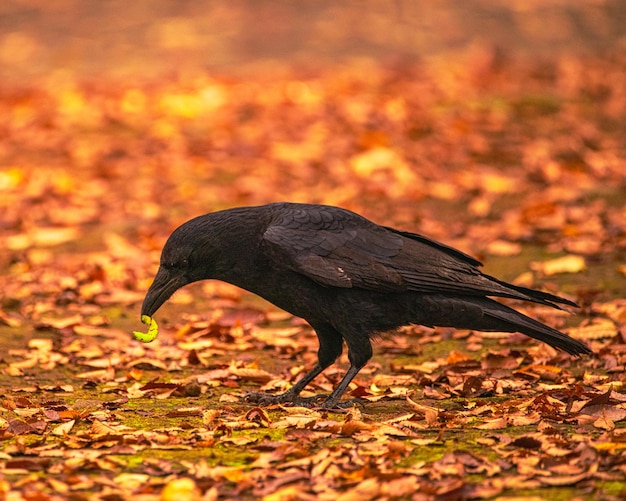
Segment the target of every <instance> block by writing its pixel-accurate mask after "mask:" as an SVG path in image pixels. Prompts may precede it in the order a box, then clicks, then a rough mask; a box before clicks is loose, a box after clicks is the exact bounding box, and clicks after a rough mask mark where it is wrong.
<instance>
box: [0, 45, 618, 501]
mask: <svg viewBox="0 0 626 501" xmlns="http://www.w3.org/2000/svg"><path fill="white" fill-rule="evenodd" d="M625 123H626V57H625V55H624V53H623V52H621V53H620V52H618V51H616V52H615V53H612V54H610V55H606V56H603V57H598V56H594V57H584V56H561V57H553V58H542V59H540V60H538V59H537V58H534V59H524V58H514V57H511V58H508V57H502V55H501V54H499V53H498V52H495V51H491V50H488V49H477V48H476V49H472V50H470V51H468V52H467V53H465V54H464V55H462V56H460V57H458V58H457V59H455V60H454V61H451V60H449V59H445V60H444V59H439V58H436V57H433V58H430V59H425V60H423V61H421V62H419V63H412V64H395V65H391V64H386V65H385V64H382V63H381V64H375V63H371V62H360V63H353V64H349V65H343V66H341V67H319V68H317V69H312V68H309V69H308V70H306V71H305V70H294V69H288V68H284V67H281V68H278V67H277V68H276V69H275V71H273V72H272V74H271V76H268V75H267V74H265V75H264V74H256V75H254V76H249V77H242V76H238V77H233V76H231V77H228V78H226V77H224V78H220V77H216V76H214V75H212V74H209V73H205V72H200V71H198V72H194V73H186V74H184V75H180V76H170V77H167V78H165V77H163V78H160V79H151V80H150V81H143V82H141V81H140V82H138V81H136V80H135V81H133V82H132V84H129V83H123V82H121V81H118V80H115V79H92V80H90V79H78V78H72V77H69V76H63V75H62V74H58V73H55V74H53V75H52V76H51V77H50V78H48V79H41V80H38V81H37V82H35V83H33V84H31V85H28V86H24V85H22V86H11V85H8V84H6V85H3V86H0V137H1V142H0V157H1V159H2V163H1V168H0V235H1V237H0V272H1V273H0V290H1V291H2V293H1V294H0V298H1V299H0V336H2V344H3V350H2V354H1V357H0V370H1V374H0V387H1V388H2V394H3V395H2V399H1V402H0V493H1V495H0V497H2V496H4V498H6V499H11V500H22V499H24V500H47V499H51V500H57V499H59V500H60V499H75V500H76V499H102V500H118V499H131V498H134V499H142V500H151V499H165V500H174V499H176V500H184V499H206V500H213V499H257V498H262V499H266V500H289V499H293V500H300V499H303V500H309V499H310V500H314V499H322V500H324V499H329V500H330V499H332V500H341V501H348V500H359V501H362V500H369V499H372V500H374V499H383V500H384V499H389V500H392V499H415V500H429V499H437V500H446V499H450V500H452V499H484V498H493V497H501V498H502V499H513V498H517V497H530V498H534V499H573V498H578V499H622V498H623V496H624V495H626V491H625V488H624V486H625V485H626V426H625V425H626V387H625V381H626V379H625V376H624V368H625V363H626V338H625V336H626V293H625V291H626V277H625V275H626V261H625V259H624V255H625V253H626V141H625V139H626V129H625V126H624V124H625ZM276 200H291V201H307V202H321V203H329V204H335V205H341V206H343V207H346V208H349V209H352V210H355V211H358V212H361V213H363V214H364V215H366V216H367V217H369V218H371V219H373V220H375V221H377V222H380V223H383V224H388V225H394V226H396V227H399V228H403V229H407V230H410V231H418V232H421V233H424V234H426V235H428V236H430V237H433V238H436V239H439V240H442V241H444V242H446V243H448V244H451V245H454V246H457V247H459V248H461V249H463V250H464V251H466V252H469V253H471V254H473V255H475V256H477V257H479V258H481V259H482V260H484V261H485V263H486V270H487V271H488V272H490V273H492V274H497V275H498V276H500V277H502V278H504V279H507V280H514V281H516V283H520V284H524V285H527V286H534V287H543V288H546V289H548V290H550V291H552V292H555V293H559V294H563V295H565V296H566V297H568V298H571V299H573V300H575V301H577V302H578V303H579V304H580V305H581V307H582V308H581V309H580V310H577V311H575V312H573V313H574V314H572V313H571V312H561V311H557V310H551V309H548V308H545V307H532V306H528V305H521V304H516V305H515V306H516V307H519V309H521V310H523V311H524V312H527V313H528V314H529V315H531V316H533V317H536V318H539V319H541V320H542V321H544V322H546V323H548V324H550V325H553V326H555V327H557V328H561V329H563V330H564V331H566V332H568V333H569V334H570V335H572V336H574V337H576V338H578V339H581V340H583V341H585V342H586V343H588V344H589V346H590V347H591V348H592V349H593V351H594V355H593V356H589V357H584V358H581V359H574V358H571V357H569V356H566V355H563V354H561V353H557V352H556V351H554V350H552V349H551V348H549V347H547V346H545V345H539V344H537V343H536V342H534V341H530V340H528V339H526V338H525V337H524V336H521V335H509V334H489V335H484V334H479V333H475V332H470V331H454V330H450V329H435V330H432V329H426V328H422V327H417V326H416V327H409V328H406V329H403V330H402V331H401V332H397V333H392V334H390V335H389V336H387V337H385V338H383V339H381V340H380V341H379V342H378V343H377V345H376V347H375V353H376V354H375V357H374V359H373V360H372V361H371V362H370V364H368V365H367V367H366V368H365V369H364V370H363V371H362V372H361V373H360V374H359V376H358V377H357V378H356V380H355V383H354V384H353V385H352V387H351V395H352V397H358V398H360V399H362V400H363V402H364V404H363V405H362V406H358V407H355V408H352V409H349V410H347V411H346V412H343V413H339V412H337V413H336V412H328V411H320V410H315V409H304V408H295V407H291V408H290V407H281V406H274V407H268V408H256V407H254V406H251V405H249V404H246V403H242V402H241V397H242V395H244V393H245V392H246V391H250V390H258V389H259V388H260V389H262V390H268V391H281V390H284V389H285V388H286V387H287V385H289V384H290V383H293V381H295V380H297V379H298V378H299V377H301V376H302V374H304V372H305V371H306V370H307V369H308V368H310V367H311V366H312V365H313V364H314V363H315V352H316V350H317V344H316V339H315V336H314V334H313V333H312V331H311V329H310V328H309V327H308V326H307V325H306V324H304V323H303V322H302V321H301V320H299V319H296V318H292V317H290V316H289V315H287V314H285V313H283V312H281V311H279V310H277V309H275V308H274V307H272V306H271V305H269V304H267V303H265V302H263V301H261V300H260V299H258V298H255V297H254V296H252V295H250V294H248V293H246V292H243V291H241V290H238V289H236V288H234V287H232V286H229V285H226V284H222V283H216V282H206V283H201V284H195V285H193V286H190V287H188V288H186V289H184V290H182V291H180V292H179V293H177V294H176V295H175V297H174V298H173V299H172V301H171V302H170V304H168V305H166V306H165V307H164V308H163V309H162V310H160V312H159V313H158V314H157V316H156V318H157V320H158V321H159V323H160V326H161V332H160V335H159V338H158V339H157V341H155V342H154V343H152V344H149V345H144V344H141V343H139V342H137V341H134V340H132V339H131V334H130V332H131V331H132V330H135V329H141V328H142V326H141V324H140V323H139V305H140V302H141V300H142V299H143V295H144V293H145V291H146V289H147V287H148V286H149V284H150V281H151V278H152V276H153V275H154V273H155V271H156V266H157V263H158V258H159V253H160V249H161V247H162V245H163V243H164V241H165V239H166V238H167V236H168V235H169V233H170V232H171V231H172V230H173V229H174V228H175V227H176V226H177V225H178V224H180V223H182V222H183V221H185V220H186V219H188V218H190V217H192V216H195V215H199V214H202V213H205V212H209V211H212V210H216V209H221V208H225V207H231V206H237V205H246V204H259V203H265V202H270V201H276ZM346 367H347V365H346V360H345V359H342V360H341V362H340V363H338V364H337V365H336V366H334V367H332V368H331V369H329V370H327V371H326V372H325V373H324V374H323V375H322V376H320V377H319V378H318V379H317V380H316V381H315V383H314V384H312V385H311V387H310V390H311V392H314V393H325V392H326V393H327V392H329V391H330V390H331V389H332V388H333V386H334V385H335V384H336V383H337V382H338V381H339V379H340V378H341V376H342V374H343V371H344V370H345V369H346ZM314 393H312V394H314Z"/></svg>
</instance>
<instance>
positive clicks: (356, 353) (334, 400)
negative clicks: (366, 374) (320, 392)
mask: <svg viewBox="0 0 626 501" xmlns="http://www.w3.org/2000/svg"><path fill="white" fill-rule="evenodd" d="M346 344H347V345H348V359H349V360H350V367H349V369H348V372H346V374H345V376H344V377H343V379H342V380H341V381H340V382H339V384H338V385H337V387H336V388H335V389H334V390H333V392H332V393H331V394H330V395H328V397H327V398H326V400H324V402H323V403H322V407H324V408H326V409H332V408H337V407H345V406H346V405H347V406H351V405H352V404H353V403H354V402H353V401H349V402H345V404H346V405H342V404H340V403H339V400H340V399H341V396H342V395H343V393H344V392H345V391H346V389H347V388H348V385H349V384H350V382H351V381H352V380H353V379H354V377H355V376H356V375H357V374H358V373H359V371H360V370H361V369H362V368H363V366H364V365H365V364H366V363H367V361H368V360H369V359H370V358H372V343H371V342H370V340H369V336H362V337H361V336H354V337H352V336H351V337H350V338H346ZM357 401H358V400H357Z"/></svg>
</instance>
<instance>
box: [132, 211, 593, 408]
mask: <svg viewBox="0 0 626 501" xmlns="http://www.w3.org/2000/svg"><path fill="white" fill-rule="evenodd" d="M479 266H481V263H480V262H479V261H477V260H476V259H474V258H472V257H471V256H468V255H467V254H464V253H463V252H460V251H458V250H456V249H453V248H452V247H448V246H447V245H444V244H442V243H439V242H436V241H433V240H430V239H429V238H427V237H424V236H422V235H418V234H416V233H410V232H407V231H400V230H396V229H394V228H389V227H385V226H379V225H377V224H375V223H373V222H371V221H369V220H367V219H365V218H364V217H362V216H360V215H358V214H355V213H354V212H351V211H348V210H345V209H340V208H338V207H332V206H325V205H308V204H296V203H273V204H269V205H262V206H258V207H240V208H234V209H229V210H223V211H219V212H213V213H210V214H205V215H204V216H199V217H196V218H194V219H191V220H190V221H187V222H186V223H184V224H183V225H182V226H180V227H179V228H177V229H176V230H175V231H174V232H173V233H172V235H171V236H170V237H169V239H168V240H167V242H166V243H165V247H164V248H163V252H162V254H161V263H160V266H159V269H158V271H157V274H156V277H155V278H154V282H153V283H152V285H151V286H150V289H149V290H148V293H147V295H146V298H145V300H144V302H143V305H142V308H141V314H142V315H147V316H149V317H151V316H152V315H153V314H154V313H155V312H156V311H157V310H158V309H159V307H160V306H161V305H162V304H163V303H164V302H165V301H166V300H167V299H168V298H169V297H170V296H171V295H172V294H173V293H174V292H175V291H176V290H177V289H179V288H180V287H183V286H184V285H187V284H190V283H192V282H196V281H198V280H205V279H217V280H223V281H224V282H229V283H231V284H234V285H236V286H238V287H241V288H242V289H246V290H248V291H250V292H253V293H254V294H258V295H259V296H261V297H263V298H265V299H267V300H268V301H270V302H272V303H273V304H275V305H276V306H278V307H279V308H282V309H283V310H285V311H287V312H289V313H291V314H292V315H295V316H298V317H302V318H304V319H305V320H306V321H307V322H308V323H309V324H310V325H311V327H313V329H315V333H316V334H317V337H318V340H319V350H318V362H317V364H316V365H315V367H313V369H311V371H310V372H308V373H307V374H306V375H305V376H304V377H303V378H302V379H301V380H300V381H298V382H297V383H296V384H294V385H293V386H292V387H291V389H289V390H288V391H286V392H285V393H282V394H280V395H265V394H252V395H251V396H250V397H249V400H251V401H256V402H257V403H262V404H267V403H274V402H291V401H294V400H298V399H297V397H298V395H299V394H300V392H301V391H302V390H303V389H304V387H305V386H306V385H307V384H309V383H310V382H311V381H312V380H313V379H314V378H315V377H316V376H317V375H318V374H320V373H321V372H322V371H323V370H324V369H326V368H327V367H328V366H329V365H331V364H332V363H333V362H334V361H335V360H336V359H337V357H339V355H340V354H341V352H342V348H343V343H344V342H345V343H346V346H347V348H348V358H349V360H350V368H349V369H348V371H347V373H346V374H345V376H344V377H343V379H342V380H341V382H340V383H339V385H338V386H337V387H336V388H335V390H334V391H333V392H332V393H331V394H330V395H329V396H328V397H327V398H326V399H325V400H324V401H323V404H322V405H323V406H324V407H334V406H336V405H337V403H338V402H339V399H340V398H341V396H342V394H343V393H344V391H345V390H346V388H347V387H348V384H349V383H350V381H352V379H353V378H354V376H356V374H357V373H358V372H359V370H360V369H361V368H362V367H363V366H364V365H365V364H366V363H367V361H368V360H369V359H370V358H371V357H372V344H371V339H372V337H373V336H375V335H376V334H379V333H383V332H385V331H390V330H392V329H395V328H397V327H400V326H403V325H409V324H420V325H426V326H430V327H433V326H442V327H457V328H463V329H474V330H479V331H503V332H521V333H523V334H526V335H527V336H530V337H533V338H535V339H538V340H540V341H543V342H545V343H547V344H549V345H550V346H553V347H555V348H558V349H560V350H563V351H566V352H567V353H570V354H572V355H580V354H585V353H590V350H589V348H587V346H585V345H584V344H583V343H581V342H580V341H577V340H575V339H573V338H571V337H569V336H567V335H565V334H563V333H561V332H559V331H558V330H555V329H553V328H551V327H548V326H547V325H544V324H542V323H540V322H538V321H536V320H533V319H532V318H529V317H527V316H525V315H522V314H521V313H519V312H517V311H515V310H513V309H511V308H509V307H508V306H505V305H503V304H501V303H499V302H497V301H494V300H493V299H490V298H489V296H497V297H503V298H514V299H521V300H525V301H532V302H534V303H539V304H543V305H549V306H552V307H554V308H559V306H558V305H559V304H564V305H570V306H576V305H575V303H573V302H571V301H569V300H567V299H563V298H561V297H558V296H555V295H553V294H548V293H546V292H540V291H536V290H532V289H528V288H525V287H520V286H517V285H513V284H509V283H506V282H503V281H501V280H498V279H497V278H494V277H491V276H489V275H485V274H483V273H481V272H480V270H479V269H478V267H479Z"/></svg>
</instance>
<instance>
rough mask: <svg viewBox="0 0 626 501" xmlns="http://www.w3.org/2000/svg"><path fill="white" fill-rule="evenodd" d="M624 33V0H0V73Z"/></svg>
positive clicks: (201, 63) (110, 70)
mask: <svg viewBox="0 0 626 501" xmlns="http://www.w3.org/2000/svg"><path fill="white" fill-rule="evenodd" d="M625 36H626V4H624V2H623V1H622V0H581V1H576V2H573V1H567V0H511V1H509V2H501V1H498V0H469V1H442V2H431V1H427V0H348V1H342V2H335V1H326V0H304V1H298V2H292V1H288V0H233V1H228V2H226V1H223V2H219V1H218V2H215V1H204V0H139V1H134V2H127V1H124V0H108V1H106V2H103V1H100V0H55V1H54V2H45V1H41V0H6V1H4V2H2V5H0V72H1V73H0V75H1V76H2V78H3V80H5V81H6V80H7V79H21V78H31V77H34V76H39V75H46V74H50V73H51V72H55V71H59V70H67V71H71V72H75V73H79V74H83V75H102V74H107V75H117V76H124V77H154V76H156V75H161V74H163V73H164V72H171V71H178V72H180V71H188V70H197V69H198V68H202V69H203V70H207V71H211V72H220V73H224V72H227V73H232V72H240V71H244V70H246V69H248V65H252V66H258V65H266V64H268V63H270V62H280V63H281V64H284V63H290V64H292V63H293V64H312V63H329V62H332V63H340V62H341V61H345V60H347V59H351V58H358V57H365V58H374V59H379V60H385V61H389V60H397V59H404V60H406V59H408V60H412V59H419V58H420V57H424V56H429V55H433V54H441V53H450V52H455V51H459V50H462V51H464V50H467V48H468V47H471V46H472V45H477V44H478V45H484V46H489V47H494V48H496V49H497V50H502V51H506V52H514V53H524V54H532V55H535V56H537V55H542V54H546V53H548V54H553V53H555V52H563V51H572V52H589V51H599V50H600V51H601V50H607V49H615V47H616V46H621V47H622V48H623V47H624V44H626V39H625ZM267 70H268V71H270V68H267Z"/></svg>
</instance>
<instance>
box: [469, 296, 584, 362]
mask: <svg viewBox="0 0 626 501" xmlns="http://www.w3.org/2000/svg"><path fill="white" fill-rule="evenodd" d="M464 299H465V301H467V302H470V303H472V304H474V305H475V306H478V307H480V308H481V309H482V310H483V317H482V319H481V321H479V322H478V323H477V325H476V326H475V327H474V328H475V329H477V330H483V331H502V332H521V333H522V334H526V335H527V336H530V337H532V338H534V339H538V340H539V341H543V342H544V343H547V344H549V345H550V346H552V347H554V348H557V349H559V350H563V351H565V352H567V353H569V354H571V355H584V354H587V353H591V350H590V349H589V348H588V347H587V346H586V345H585V344H583V343H581V342H580V341H578V340H576V339H574V338H572V337H570V336H568V335H567V334H563V333H562V332H560V331H558V330H556V329H553V328H552V327H549V326H547V325H545V324H542V323H541V322H538V321H537V320H533V319H532V318H530V317H527V316H526V315H523V314H522V313H520V312H519V311H516V310H514V309H512V308H509V307H508V306H505V305H503V304H501V303H498V302H497V301H494V300H493V299H489V298H471V297H470V298H464Z"/></svg>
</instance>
